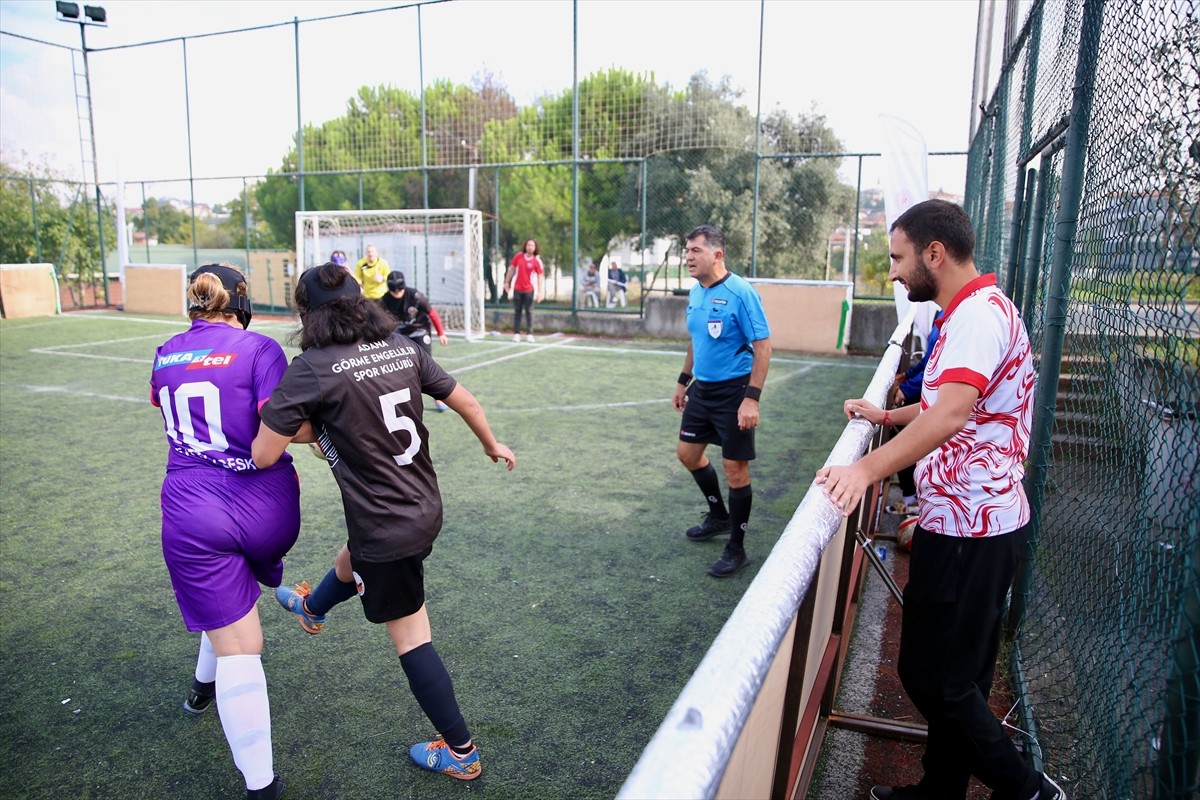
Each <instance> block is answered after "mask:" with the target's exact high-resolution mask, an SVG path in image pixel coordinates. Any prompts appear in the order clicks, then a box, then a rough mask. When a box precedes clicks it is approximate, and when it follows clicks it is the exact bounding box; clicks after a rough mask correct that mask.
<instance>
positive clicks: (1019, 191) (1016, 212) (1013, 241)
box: [1004, 169, 1032, 300]
mask: <svg viewBox="0 0 1200 800" xmlns="http://www.w3.org/2000/svg"><path fill="white" fill-rule="evenodd" d="M1030 172H1032V170H1030ZM1013 198H1014V201H1013V202H1014V205H1013V212H1012V227H1011V229H1010V232H1009V239H1008V264H1006V265H1005V269H1004V273H1005V274H1004V293H1005V294H1006V295H1008V299H1010V300H1011V299H1012V298H1013V292H1014V291H1015V290H1016V286H1017V264H1018V263H1019V262H1018V259H1019V258H1020V255H1021V223H1022V222H1023V221H1024V218H1025V170H1023V169H1018V170H1017V188H1016V189H1015V190H1014V191H1013Z"/></svg>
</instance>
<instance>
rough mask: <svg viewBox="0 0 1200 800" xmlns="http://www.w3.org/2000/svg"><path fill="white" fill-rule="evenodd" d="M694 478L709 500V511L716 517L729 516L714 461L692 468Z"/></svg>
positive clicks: (705, 497)
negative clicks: (722, 497)
mask: <svg viewBox="0 0 1200 800" xmlns="http://www.w3.org/2000/svg"><path fill="white" fill-rule="evenodd" d="M692 478H694V479H695V481H696V485H697V486H699V487H700V491H701V492H703V493H704V499H705V500H707V501H708V512H709V513H710V514H712V515H713V516H714V517H721V518H722V519H724V518H725V517H728V516H729V512H728V511H726V510H725V501H724V500H722V499H721V484H720V483H718V482H717V471H716V470H715V469H713V465H712V462H711V461H710V462H708V463H707V464H705V465H704V466H703V467H701V468H700V469H694V470H692ZM731 496H732V495H731Z"/></svg>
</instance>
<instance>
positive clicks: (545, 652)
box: [0, 312, 875, 800]
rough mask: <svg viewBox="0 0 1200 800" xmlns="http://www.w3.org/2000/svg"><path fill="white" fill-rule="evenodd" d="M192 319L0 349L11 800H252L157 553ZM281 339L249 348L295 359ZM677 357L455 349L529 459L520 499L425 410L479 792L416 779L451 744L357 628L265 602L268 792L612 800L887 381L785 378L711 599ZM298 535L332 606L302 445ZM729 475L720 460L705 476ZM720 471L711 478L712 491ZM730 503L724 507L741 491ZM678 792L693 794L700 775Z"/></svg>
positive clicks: (679, 765)
mask: <svg viewBox="0 0 1200 800" xmlns="http://www.w3.org/2000/svg"><path fill="white" fill-rule="evenodd" d="M185 325H186V323H185V322H184V321H181V320H178V319H166V318H153V317H133V316H129V315H124V314H120V313H116V312H89V313H75V314H69V315H65V316H62V317H57V318H41V319H32V320H2V321H0V601H2V602H0V608H2V609H3V613H0V686H2V687H3V691H0V741H2V743H3V754H4V756H5V758H4V768H3V770H0V797H5V798H9V797H11V798H51V797H53V798H61V797H70V798H138V797H173V798H185V799H186V798H213V797H240V796H242V794H243V792H244V784H243V783H242V781H241V776H240V774H239V773H238V771H237V769H236V768H235V767H234V765H233V760H232V758H231V757H230V754H229V750H228V746H227V744H226V742H225V738H224V736H223V734H222V732H221V727H220V722H219V720H218V717H217V714H215V713H214V712H213V710H211V709H210V711H209V712H208V713H206V714H205V715H204V716H202V717H193V716H191V715H188V714H186V713H184V712H183V710H182V709H181V704H182V702H183V700H184V697H185V694H186V691H187V688H188V687H189V686H190V684H191V680H192V671H193V668H194V666H195V657H196V649H197V644H198V640H199V637H198V635H197V634H191V633H188V632H187V630H186V629H185V628H184V627H183V623H182V620H181V618H180V615H179V611H178V609H177V608H176V606H175V601H174V597H173V595H172V592H171V587H170V583H169V580H168V577H167V572H166V568H165V566H164V565H163V561H162V552H161V548H160V545H159V509H158V492H159V487H160V484H161V480H162V475H163V466H164V464H165V461H166V440H165V436H164V434H163V430H162V418H161V416H160V414H159V412H158V410H157V409H155V408H154V407H152V406H151V405H150V404H149V401H148V391H147V385H148V384H147V381H148V378H149V371H150V362H151V359H152V357H153V353H154V348H155V347H156V346H157V345H158V344H160V343H161V342H163V341H165V340H166V339H167V338H168V337H169V336H171V335H173V334H174V333H176V332H178V331H181V330H183V328H184V327H185ZM294 327H295V326H294V325H293V324H292V323H289V322H270V321H262V322H260V321H258V320H256V321H255V324H254V326H253V328H254V330H257V331H259V332H262V333H266V334H268V335H272V336H275V337H276V338H278V339H279V340H280V341H282V342H284V343H285V348H286V349H287V352H288V354H289V356H290V355H292V354H294V353H295V352H296V349H295V347H294V346H291V345H290V344H288V341H287V340H288V336H289V334H290V333H291V332H292V331H293V330H294ZM684 348H685V345H684V343H681V342H662V341H654V342H649V341H638V342H616V341H611V340H604V341H601V340H595V339H578V338H571V337H568V336H565V335H564V336H559V335H556V336H547V337H543V338H541V339H539V341H538V343H537V344H535V345H530V344H519V345H518V344H512V343H511V342H509V341H508V340H507V338H501V339H496V338H491V339H487V340H484V341H480V342H475V343H467V342H464V341H462V340H461V339H457V340H456V339H451V343H450V345H449V346H447V347H439V346H437V345H435V346H434V356H435V357H436V358H437V360H438V362H439V363H440V364H441V365H442V366H443V367H445V368H446V369H448V370H450V371H451V372H452V373H453V374H454V375H455V377H457V378H458V379H459V380H460V381H461V382H462V383H463V384H464V385H465V386H466V387H467V388H469V389H470V390H471V391H472V392H473V393H474V394H475V395H476V397H478V398H479V400H480V402H481V403H482V404H483V406H484V408H485V409H486V411H487V414H488V418H489V421H490V423H491V426H492V429H493V431H494V432H495V433H496V436H497V438H498V439H500V440H501V441H502V442H504V443H506V444H508V445H509V446H510V447H511V448H512V449H513V451H514V452H515V453H516V454H517V459H518V461H517V467H516V470H515V471H513V472H511V473H508V472H505V470H504V469H503V467H502V466H498V465H495V464H493V463H492V462H491V461H490V460H489V459H487V458H486V457H485V456H484V455H483V452H482V449H481V448H480V446H479V444H478V442H477V440H476V439H475V438H474V436H472V434H471V433H470V431H469V430H468V428H467V426H466V425H465V424H464V423H463V422H462V421H461V420H460V419H458V417H457V416H456V415H455V414H453V413H452V412H451V413H446V414H436V413H434V412H433V411H432V405H433V403H432V400H429V399H428V398H427V402H426V415H425V421H426V425H427V426H428V427H429V429H430V442H429V445H430V447H431V451H432V454H433V460H434V464H435V466H436V468H437V470H438V476H439V481H440V484H441V490H442V495H443V499H444V501H445V507H446V510H445V524H444V527H443V529H442V533H441V536H440V537H439V539H438V541H437V544H436V545H435V547H434V551H433V555H432V556H431V557H430V558H429V560H428V561H427V562H426V589H427V599H428V603H429V615H430V618H431V620H432V624H433V639H434V643H435V645H436V646H437V648H438V650H439V652H440V653H441V655H442V657H443V659H444V660H445V662H446V665H447V667H448V669H449V670H450V673H451V675H452V676H453V677H454V680H455V688H456V691H457V695H458V700H459V703H460V705H461V707H462V710H463V713H464V715H465V717H466V719H467V723H468V725H469V726H470V727H471V731H472V734H473V735H474V737H475V740H476V741H477V743H478V744H479V746H480V750H481V753H482V759H483V760H482V763H483V775H482V776H481V777H480V778H479V779H478V780H476V781H473V782H471V783H460V782H457V781H452V780H451V779H449V778H446V777H443V776H440V775H435V774H433V773H430V772H425V771H423V770H420V769H418V768H417V767H415V766H414V765H413V764H412V763H411V762H410V761H409V759H408V755H407V749H408V747H409V746H410V745H411V744H412V743H414V742H417V741H421V740H424V739H429V738H431V737H432V736H433V734H434V731H433V730H432V729H431V728H430V725H429V723H428V721H427V720H426V718H425V716H424V715H423V714H422V713H421V710H420V709H419V707H418V706H417V704H416V702H415V701H414V700H413V699H412V696H411V694H410V693H409V690H408V684H407V681H406V679H405V677H404V674H403V671H402V670H401V669H400V664H399V660H398V659H397V657H396V654H395V650H394V649H393V647H392V644H391V641H390V639H389V638H388V636H387V633H386V631H385V630H384V629H383V627H382V626H376V625H372V624H370V623H368V622H367V621H366V620H365V619H364V617H363V615H362V611H361V608H360V607H359V604H358V601H357V600H351V601H349V602H347V603H345V604H343V605H340V606H338V607H337V608H336V609H334V611H333V612H331V614H330V617H329V624H328V625H327V626H326V628H325V631H324V633H322V634H321V635H319V636H315V637H310V636H308V635H306V634H305V633H303V631H301V629H300V628H299V626H298V625H297V623H296V621H295V618H294V617H293V616H292V615H290V614H287V613H285V612H283V611H282V610H281V609H280V608H279V607H278V606H277V605H276V603H275V601H274V599H273V597H271V595H270V593H269V592H268V593H266V594H264V595H263V598H262V599H261V600H260V602H259V612H260V615H261V617H262V621H263V632H264V636H265V639H266V645H265V649H264V652H263V664H264V668H265V670H266V674H267V682H268V687H269V690H270V698H271V713H272V738H273V741H274V748H275V768H276V771H278V772H279V773H281V774H282V775H283V777H284V779H285V780H286V781H287V792H286V795H285V797H287V798H290V800H301V799H302V798H356V799H359V800H369V799H370V798H385V797H387V798H396V797H420V798H427V797H475V798H591V797H595V798H601V797H612V796H613V795H614V794H616V792H617V791H618V790H619V788H620V786H621V784H622V783H623V782H624V780H625V777H626V776H627V775H628V773H629V771H630V770H631V769H632V767H633V765H634V763H635V762H636V761H637V758H638V756H639V755H640V753H641V751H642V749H643V747H644V746H645V744H646V743H647V742H648V741H649V739H650V738H651V736H652V735H653V734H654V732H655V731H656V730H657V728H658V726H659V723H660V722H661V721H662V719H663V717H664V715H665V714H666V712H667V710H668V709H669V708H670V706H671V704H672V703H673V701H674V699H675V697H676V695H677V694H678V693H679V691H680V689H682V687H683V685H684V684H685V683H686V681H687V679H688V677H689V676H690V674H691V672H692V670H693V669H694V668H695V666H696V665H697V664H698V663H699V662H700V659H701V658H702V656H703V655H704V652H705V651H706V649H707V648H708V646H709V644H710V642H711V641H712V639H713V637H714V636H715V635H716V633H717V632H718V631H719V630H720V628H721V626H722V625H723V624H724V622H725V620H726V618H727V617H728V616H729V614H730V612H731V611H732V609H733V608H734V606H735V605H736V604H737V602H738V600H739V599H740V598H741V596H742V594H743V592H744V591H745V589H746V587H747V586H748V585H749V582H750V581H751V580H752V579H753V577H754V575H755V573H756V572H757V569H758V566H759V565H760V564H761V563H762V561H763V559H765V558H766V556H767V555H768V553H769V551H770V548H771V547H772V546H773V544H774V542H775V541H776V539H777V538H778V536H779V535H780V533H782V531H783V528H784V526H785V525H786V523H787V521H788V520H789V519H790V518H791V516H792V514H793V512H794V511H795V509H796V507H797V505H798V504H799V502H800V500H801V499H802V498H803V496H804V493H805V491H806V490H807V489H808V486H809V483H810V482H811V479H812V475H813V473H814V472H815V471H816V470H817V469H818V468H819V467H820V466H821V465H822V464H823V463H824V461H825V459H826V457H827V455H828V453H829V450H830V448H831V447H832V445H833V443H834V442H835V440H836V438H837V436H838V434H839V433H840V432H841V430H842V429H843V427H844V424H845V423H844V419H843V418H842V416H841V401H842V399H843V398H845V397H849V396H852V395H853V396H857V395H859V394H861V392H862V391H863V390H864V389H865V387H866V385H867V382H868V381H869V380H870V378H871V376H872V372H873V369H874V366H875V362H874V361H873V360H866V359H855V358H840V359H836V358H835V359H828V358H812V357H806V356H798V355H787V354H781V353H777V354H776V356H775V357H774V358H773V359H772V363H771V369H770V374H769V376H768V380H767V385H766V388H765V390H764V392H763V399H762V405H761V409H762V424H761V426H760V428H759V433H758V460H757V461H755V462H754V463H753V465H752V467H751V475H752V481H753V484H752V485H753V486H754V489H755V495H754V509H753V514H752V516H751V521H750V531H749V533H748V535H747V550H748V552H749V554H750V556H751V558H752V559H753V563H752V564H751V565H750V566H749V567H748V568H747V569H746V570H743V571H742V572H740V573H738V574H737V575H735V576H734V577H732V578H730V579H727V580H724V581H718V580H715V579H713V578H710V577H709V576H708V575H707V574H706V570H707V568H708V566H709V564H711V563H712V561H714V560H715V559H716V558H717V557H718V556H719V555H720V552H721V549H722V547H723V545H724V541H725V540H724V538H718V539H714V540H711V541H709V542H704V543H692V542H688V541H686V540H685V539H684V537H683V532H684V530H685V529H686V528H687V527H688V526H690V525H693V524H695V523H696V522H698V521H699V519H700V515H701V513H702V512H703V510H704V508H703V505H702V501H701V498H700V496H699V493H698V490H697V489H696V486H695V484H694V482H693V481H692V479H691V477H690V476H689V475H688V474H687V472H686V471H685V470H684V469H683V467H682V466H680V464H679V463H678V461H677V460H676V459H675V443H676V441H677V431H678V421H679V417H678V414H677V413H676V412H675V411H674V410H673V409H672V408H671V404H670V396H671V392H672V390H673V388H674V385H675V377H676V375H677V374H678V373H679V369H680V367H681V365H682V362H683V352H684ZM291 452H292V453H293V455H294V457H295V463H296V466H297V468H298V470H299V472H300V476H301V482H302V489H301V508H302V513H303V525H302V529H301V533H300V539H299V541H298V542H297V543H296V545H295V547H294V548H293V549H292V551H291V553H290V554H289V555H288V557H287V558H286V560H285V564H286V569H285V572H284V581H285V582H297V581H299V580H301V579H308V580H309V581H310V582H313V583H314V584H315V582H316V581H318V580H319V579H320V578H321V576H322V575H323V574H324V573H325V572H326V570H327V569H328V568H329V567H330V566H331V564H332V558H333V556H334V554H335V553H336V551H337V550H338V548H339V547H340V546H341V544H342V542H343V541H344V540H345V530H346V529H345V522H344V518H343V512H342V505H341V500H340V496H339V494H338V491H337V487H336V485H335V483H334V481H333V478H332V476H331V475H330V474H329V469H328V467H327V466H326V464H325V463H324V462H323V461H320V460H318V459H316V458H313V457H312V456H311V455H310V454H309V451H308V449H307V447H303V446H293V447H292V448H291ZM710 455H712V456H714V457H716V456H717V455H718V454H717V453H715V452H712V449H711V448H710ZM718 471H719V470H718ZM722 486H723V487H724V479H723V478H722ZM663 768H664V769H687V756H686V754H680V758H679V759H678V760H677V761H675V762H673V763H672V764H664V765H663Z"/></svg>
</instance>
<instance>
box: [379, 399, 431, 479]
mask: <svg viewBox="0 0 1200 800" xmlns="http://www.w3.org/2000/svg"><path fill="white" fill-rule="evenodd" d="M410 399H412V391H411V390H410V389H401V390H400V391H398V392H388V393H387V394H381V395H379V408H380V410H381V411H383V421H384V423H385V424H386V425H387V429H388V431H390V432H391V433H395V432H396V431H407V432H408V435H409V436H411V437H412V442H411V443H410V444H409V445H408V449H406V450H405V451H404V452H403V453H401V454H400V455H398V456H397V455H393V456H392V458H394V459H396V463H397V464H399V465H400V466H402V467H406V466H408V465H409V464H411V463H412V461H413V456H415V455H416V454H417V451H418V450H420V449H421V435H420V434H419V433H417V423H415V422H413V418H412V417H409V416H403V415H399V414H397V413H396V410H397V408H398V406H399V405H400V404H401V403H407V402H408V401H409V400H410Z"/></svg>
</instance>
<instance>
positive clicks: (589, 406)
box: [488, 364, 816, 416]
mask: <svg viewBox="0 0 1200 800" xmlns="http://www.w3.org/2000/svg"><path fill="white" fill-rule="evenodd" d="M814 366H816V365H814V364H809V365H807V366H804V367H801V368H800V369H797V370H793V371H792V372H789V373H787V374H786V375H780V376H778V377H770V376H768V377H767V386H768V387H772V386H775V385H777V384H780V383H783V382H784V381H788V380H791V379H792V378H796V377H799V376H800V375H803V374H805V373H806V372H809V371H810V370H811V369H812V368H813V367H814ZM658 405H665V406H667V407H670V405H671V398H670V397H666V398H655V399H653V400H622V401H620V402H616V403H581V404H579V405H573V406H542V407H540V408H496V409H491V410H489V411H488V415H489V416H496V415H498V414H540V413H543V412H546V411H603V410H604V409H612V408H629V407H632V406H658Z"/></svg>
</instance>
